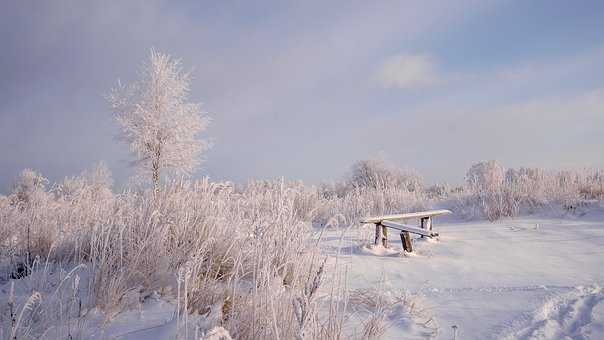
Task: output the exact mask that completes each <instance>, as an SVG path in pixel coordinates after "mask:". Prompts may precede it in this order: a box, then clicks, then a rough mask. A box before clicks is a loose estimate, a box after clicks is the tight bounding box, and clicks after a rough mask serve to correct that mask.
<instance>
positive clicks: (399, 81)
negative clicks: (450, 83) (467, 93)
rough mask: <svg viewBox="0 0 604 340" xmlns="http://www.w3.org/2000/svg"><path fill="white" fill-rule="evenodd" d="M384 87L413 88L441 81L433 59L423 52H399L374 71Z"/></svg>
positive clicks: (432, 84)
mask: <svg viewBox="0 0 604 340" xmlns="http://www.w3.org/2000/svg"><path fill="white" fill-rule="evenodd" d="M376 79H377V81H378V82H379V84H380V85H382V86H383V87H385V88H400V89H415V88H422V87H429V86H434V85H437V84H439V83H440V82H442V76H441V75H440V74H439V73H438V71H437V69H436V63H435V61H434V59H433V58H432V57H430V56H428V55H424V54H399V55H396V56H392V57H389V58H388V59H386V60H385V61H384V62H383V63H382V65H381V66H380V67H379V69H378V71H377V72H376Z"/></svg>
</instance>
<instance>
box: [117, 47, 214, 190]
mask: <svg viewBox="0 0 604 340" xmlns="http://www.w3.org/2000/svg"><path fill="white" fill-rule="evenodd" d="M190 84H191V75H190V73H188V72H184V71H183V70H182V67H181V63H180V60H177V59H173V58H172V57H171V56H169V55H167V54H163V53H159V52H156V51H153V50H152V51H151V54H150V56H149V59H148V60H146V61H145V62H144V63H143V65H142V67H141V69H140V75H139V80H138V81H136V82H134V83H133V84H131V85H127V86H123V85H121V84H120V83H119V82H118V86H117V87H116V88H114V89H112V91H111V93H110V94H109V95H108V98H107V99H108V101H109V103H110V104H111V108H112V110H113V112H114V114H115V118H116V120H117V122H118V123H119V124H120V126H121V134H120V137H121V138H122V139H123V140H124V141H126V142H127V143H129V144H130V150H131V151H132V152H133V153H134V155H135V159H134V161H133V165H135V166H136V167H137V168H138V170H139V175H141V176H143V177H144V178H149V176H150V178H151V182H152V183H153V188H154V190H155V191H156V192H157V191H158V190H159V182H160V179H161V178H162V176H164V175H165V174H166V173H168V174H173V175H190V174H191V172H192V171H194V170H195V169H196V168H197V167H198V166H199V164H200V158H199V157H200V155H201V153H202V152H203V151H205V150H206V149H207V148H208V146H209V145H208V143H207V142H206V141H204V140H200V139H198V138H197V134H199V133H200V132H202V131H204V130H205V129H206V128H207V126H208V124H209V118H208V117H207V116H205V115H202V112H201V105H200V104H198V103H191V102H189V101H188V96H189V92H190Z"/></svg>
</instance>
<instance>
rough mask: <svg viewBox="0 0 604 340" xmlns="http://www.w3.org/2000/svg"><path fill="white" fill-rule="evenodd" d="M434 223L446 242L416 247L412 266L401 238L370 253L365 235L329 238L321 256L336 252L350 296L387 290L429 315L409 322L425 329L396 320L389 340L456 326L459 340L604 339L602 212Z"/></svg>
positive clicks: (448, 335) (445, 332)
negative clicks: (406, 295) (402, 293)
mask: <svg viewBox="0 0 604 340" xmlns="http://www.w3.org/2000/svg"><path fill="white" fill-rule="evenodd" d="M435 222H436V224H435V229H436V230H437V231H438V232H440V235H441V236H440V239H439V240H437V241H432V240H420V239H416V240H414V247H415V249H414V251H415V254H412V255H407V256H401V255H400V251H401V246H400V239H399V238H398V235H397V234H394V235H392V234H391V235H390V241H391V247H392V248H394V250H395V251H385V250H384V249H383V248H382V249H372V248H371V247H368V246H367V245H368V244H370V240H371V238H372V233H373V231H374V228H372V227H369V226H367V227H366V230H365V231H362V230H356V229H354V230H353V229H351V230H348V231H346V232H344V233H343V232H342V231H341V230H340V231H336V230H332V231H329V232H327V233H326V234H325V236H324V238H323V239H324V241H323V242H322V247H323V249H324V251H325V252H326V253H328V254H331V255H333V256H335V255H336V254H337V253H338V251H339V253H340V255H339V257H340V261H341V263H344V264H345V265H347V266H348V269H347V270H348V285H349V287H350V288H353V289H354V288H366V287H370V286H380V285H381V286H383V287H387V288H388V289H391V290H394V291H396V290H408V291H409V292H410V293H411V294H413V295H415V296H416V300H417V301H416V303H417V304H418V307H417V310H420V311H422V313H423V315H422V317H418V318H416V319H417V320H412V322H414V323H416V325H415V326H420V327H409V320H405V317H404V316H402V317H401V318H400V319H398V318H396V317H395V318H391V319H390V320H389V321H390V327H389V328H388V330H387V333H386V336H385V337H386V338H390V339H412V338H418V339H421V338H430V337H434V338H436V339H452V338H453V328H452V326H454V325H455V326H457V339H500V338H504V339H604V290H603V289H602V287H604V210H602V209H601V208H600V209H594V210H592V211H590V212H587V213H586V214H584V215H583V216H581V217H576V216H573V217H567V218H547V217H541V218H539V217H526V218H517V219H508V220H502V221H498V222H495V223H490V222H470V223H467V222H466V223H464V222H455V221H454V220H451V219H449V220H448V221H447V220H446V219H445V220H443V219H440V221H439V219H438V218H437V219H436V221H435ZM342 235H343V237H342ZM363 243H364V244H365V246H362V244H363ZM430 318H433V320H431V321H430ZM426 321H429V322H428V325H427V326H430V327H427V326H426V327H423V324H422V323H423V322H426ZM435 325H437V326H438V331H432V332H429V331H427V329H429V328H432V329H433V328H436V327H435ZM409 332H414V333H415V334H409Z"/></svg>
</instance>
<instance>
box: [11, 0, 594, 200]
mask: <svg viewBox="0 0 604 340" xmlns="http://www.w3.org/2000/svg"><path fill="white" fill-rule="evenodd" d="M603 32H604V2H602V1H541V0H535V1H487V0H476V1H472V0H468V1H329V2H325V1H212V2H210V1H161V0H151V1H142V0H140V1H136V0H134V1H75V0H74V1H63V0H58V1H28V0H24V1H16V0H15V1H3V2H2V3H1V4H0V44H1V45H0V46H2V47H1V53H0V192H6V191H8V190H9V188H10V185H11V183H12V182H14V180H15V178H16V177H17V176H18V174H19V172H20V171H21V170H22V169H24V168H32V169H35V170H37V171H39V172H40V173H42V174H43V175H44V176H46V177H48V178H49V179H50V180H51V181H60V180H61V179H62V178H64V177H66V176H74V175H77V174H79V173H80V172H82V171H84V170H85V169H87V168H90V167H91V166H92V165H93V164H94V163H96V162H98V161H104V162H105V163H106V164H107V166H108V167H109V169H110V170H111V171H112V173H113V176H114V179H115V181H116V184H117V185H121V184H124V183H126V182H127V179H128V178H129V177H130V176H132V174H133V169H132V168H130V166H129V160H130V159H131V155H130V154H129V153H128V146H127V145H125V144H124V143H123V142H121V141H119V140H118V139H117V138H116V136H117V135H118V131H119V128H118V126H117V124H116V123H115V121H114V120H113V115H112V112H111V110H110V108H109V105H108V104H107V101H106V100H105V95H106V94H107V93H108V92H109V91H110V89H111V88H112V87H114V86H115V85H116V84H117V81H118V79H119V80H121V82H123V83H129V82H132V81H134V80H136V77H137V71H138V68H139V66H140V65H141V62H142V61H143V60H144V59H145V58H147V57H148V56H149V53H150V50H151V49H152V48H154V49H156V50H158V51H161V52H165V53H168V54H170V55H172V56H174V57H175V58H179V59H181V61H182V64H183V66H184V67H185V69H187V70H191V71H192V73H193V76H194V80H193V83H192V89H191V95H190V99H191V101H193V102H200V103H202V105H203V110H204V111H205V112H207V115H208V116H210V117H211V119H212V123H211V125H210V127H209V128H208V130H207V131H206V132H205V133H203V134H202V135H201V137H202V138H204V139H208V140H210V141H211V142H212V144H213V147H212V149H211V150H210V151H208V152H207V153H206V154H205V155H204V159H205V161H204V163H203V166H202V168H201V169H200V170H199V171H197V172H196V173H195V174H194V175H193V177H195V178H199V177H201V176H210V178H211V179H213V180H233V181H237V182H245V181H247V180H249V179H251V178H261V179H271V178H278V177H281V176H284V177H286V178H290V179H301V180H304V181H307V182H310V183H320V182H324V181H331V180H337V179H339V178H342V177H343V176H346V174H347V173H348V171H349V168H350V166H351V164H353V163H354V162H355V161H358V160H361V159H369V158H382V159H385V160H386V161H387V162H389V163H390V164H392V165H393V166H397V167H400V168H403V169H413V170H415V171H417V172H419V173H420V174H422V175H423V177H424V178H425V180H426V181H428V182H444V181H447V182H450V183H457V182H460V181H461V180H463V176H464V174H465V172H466V170H467V169H468V168H469V167H470V166H471V165H472V164H473V163H475V162H478V161H482V160H490V159H495V160H498V161H499V162H500V163H501V164H503V165H504V166H506V167H518V166H530V167H544V168H577V167H583V166H588V167H604V152H603V151H604V150H603V149H604V148H603V146H604V34H603Z"/></svg>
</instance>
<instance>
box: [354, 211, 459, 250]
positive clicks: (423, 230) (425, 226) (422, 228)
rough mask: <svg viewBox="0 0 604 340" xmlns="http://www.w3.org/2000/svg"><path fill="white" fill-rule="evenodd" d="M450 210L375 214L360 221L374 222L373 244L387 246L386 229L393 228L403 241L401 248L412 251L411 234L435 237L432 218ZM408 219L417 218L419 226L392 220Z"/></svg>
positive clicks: (436, 234)
mask: <svg viewBox="0 0 604 340" xmlns="http://www.w3.org/2000/svg"><path fill="white" fill-rule="evenodd" d="M450 213H451V211H450V210H430V211H421V212H414V213H407V214H397V215H384V216H376V217H368V218H365V219H363V220H361V223H364V224H368V223H373V224H375V245H378V244H380V243H381V244H382V245H383V246H384V247H386V248H388V229H387V228H391V229H395V230H398V231H400V236H401V242H402V243H403V249H405V251H407V252H412V251H413V246H412V244H411V235H409V233H412V234H417V235H421V237H435V236H438V233H436V232H434V231H432V218H433V217H435V216H439V215H445V214H450ZM409 219H419V223H420V224H419V226H414V225H408V224H402V223H396V222H393V221H404V220H409Z"/></svg>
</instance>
